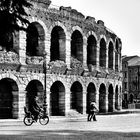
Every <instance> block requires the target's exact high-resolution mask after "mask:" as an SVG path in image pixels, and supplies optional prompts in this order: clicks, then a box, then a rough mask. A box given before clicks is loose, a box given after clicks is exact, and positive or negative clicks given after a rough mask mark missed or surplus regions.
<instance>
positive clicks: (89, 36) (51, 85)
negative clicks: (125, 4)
mask: <svg viewBox="0 0 140 140" xmlns="http://www.w3.org/2000/svg"><path fill="white" fill-rule="evenodd" d="M31 2H32V3H33V7H34V8H31V9H27V12H28V13H29V16H28V19H29V21H30V25H29V26H28V27H27V32H23V31H20V32H19V33H17V34H16V36H13V38H14V42H13V48H11V50H12V51H11V52H7V50H4V49H1V51H0V60H1V61H0V79H1V80H0V91H1V93H0V100H1V101H2V102H0V112H2V113H1V114H0V118H6V117H8V118H22V117H23V115H24V110H23V108H24V106H28V103H29V102H30V99H29V96H36V95H37V96H38V97H39V99H40V104H44V100H45V101H46V102H47V111H48V113H49V115H50V116H51V115H52V116H62V115H63V116H68V115H69V114H70V113H72V114H73V112H77V113H80V114H86V112H87V108H88V106H89V104H90V102H91V101H95V102H96V103H97V106H98V107H99V111H100V112H113V111H117V110H120V109H121V98H122V97H121V96H122V74H121V72H120V71H121V59H120V58H121V48H122V43H121V39H120V38H119V37H118V36H117V35H116V34H115V33H113V32H112V31H111V30H109V29H108V28H107V27H106V26H105V25H104V22H103V21H101V20H99V21H96V19H95V18H94V17H91V16H88V17H85V16H84V15H83V14H82V13H80V12H78V11H77V10H76V9H72V8H71V7H63V6H61V7H60V8H58V7H56V8H55V7H52V5H51V1H49V0H48V1H46V0H32V1H31ZM5 85H6V86H5ZM45 88H46V90H44V89H45ZM44 91H46V92H44ZM7 114H8V115H7Z"/></svg>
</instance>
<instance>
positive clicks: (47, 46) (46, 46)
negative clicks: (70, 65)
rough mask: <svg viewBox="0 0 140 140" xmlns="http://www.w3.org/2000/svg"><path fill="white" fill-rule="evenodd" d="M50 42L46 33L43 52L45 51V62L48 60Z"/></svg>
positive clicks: (49, 37)
mask: <svg viewBox="0 0 140 140" xmlns="http://www.w3.org/2000/svg"><path fill="white" fill-rule="evenodd" d="M50 44H51V35H50V34H49V33H48V34H47V35H46V38H45V52H46V63H47V64H48V63H49V62H50V55H51V54H50Z"/></svg>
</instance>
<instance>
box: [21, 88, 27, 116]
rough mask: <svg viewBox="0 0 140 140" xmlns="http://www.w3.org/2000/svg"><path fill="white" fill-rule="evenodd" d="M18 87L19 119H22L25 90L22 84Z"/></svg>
mask: <svg viewBox="0 0 140 140" xmlns="http://www.w3.org/2000/svg"><path fill="white" fill-rule="evenodd" d="M19 89H20V90H19V119H23V117H24V115H25V113H24V106H26V91H25V89H23V88H22V86H21V88H19Z"/></svg>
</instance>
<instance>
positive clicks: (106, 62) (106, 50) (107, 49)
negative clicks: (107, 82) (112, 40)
mask: <svg viewBox="0 0 140 140" xmlns="http://www.w3.org/2000/svg"><path fill="white" fill-rule="evenodd" d="M105 67H106V70H107V71H108V49H106V66H105Z"/></svg>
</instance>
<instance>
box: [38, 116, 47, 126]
mask: <svg viewBox="0 0 140 140" xmlns="http://www.w3.org/2000/svg"><path fill="white" fill-rule="evenodd" d="M39 123H40V124H41V125H46V124H48V123H49V117H48V116H45V117H41V118H39Z"/></svg>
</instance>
